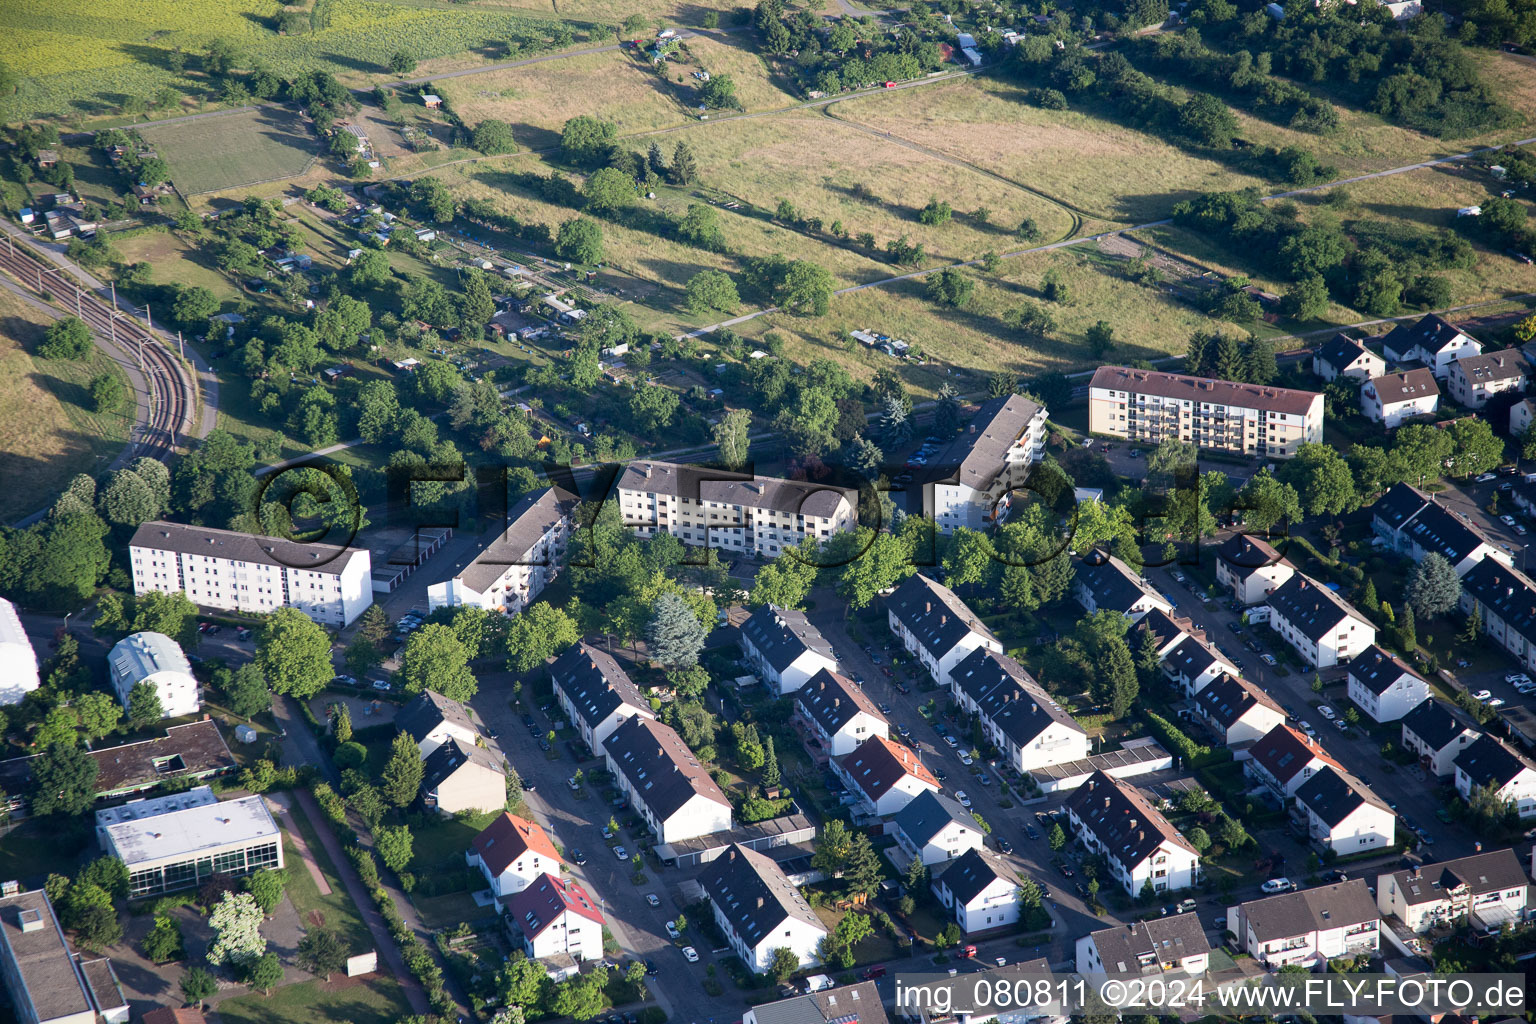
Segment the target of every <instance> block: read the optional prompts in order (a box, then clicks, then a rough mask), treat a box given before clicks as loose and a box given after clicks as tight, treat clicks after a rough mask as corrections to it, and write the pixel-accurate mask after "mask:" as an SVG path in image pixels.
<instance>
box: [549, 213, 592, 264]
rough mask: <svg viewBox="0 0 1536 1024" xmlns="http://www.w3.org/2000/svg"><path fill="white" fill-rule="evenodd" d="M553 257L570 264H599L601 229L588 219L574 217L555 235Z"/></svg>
mask: <svg viewBox="0 0 1536 1024" xmlns="http://www.w3.org/2000/svg"><path fill="white" fill-rule="evenodd" d="M555 255H556V256H559V257H560V258H561V259H563V260H570V261H571V262H572V263H587V264H592V263H601V262H602V260H603V229H602V227H601V226H599V225H598V223H597V221H595V220H593V219H591V218H590V217H574V218H572V219H571V220H568V221H566V222H565V223H564V224H561V225H560V230H559V231H558V232H556V234H555Z"/></svg>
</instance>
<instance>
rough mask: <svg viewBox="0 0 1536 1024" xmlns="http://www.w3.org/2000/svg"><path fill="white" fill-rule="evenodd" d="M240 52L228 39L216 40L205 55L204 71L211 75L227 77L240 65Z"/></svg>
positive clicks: (211, 43)
mask: <svg viewBox="0 0 1536 1024" xmlns="http://www.w3.org/2000/svg"><path fill="white" fill-rule="evenodd" d="M240 57H241V54H240V51H239V49H237V48H236V47H235V44H233V43H231V42H230V41H229V40H227V39H214V40H213V41H212V42H210V43H209V44H208V49H207V50H206V51H205V52H204V53H203V70H204V71H206V72H208V73H209V74H210V75H227V74H229V73H230V72H231V71H233V70H234V69H235V67H236V66H237V65H238V64H239V63H240Z"/></svg>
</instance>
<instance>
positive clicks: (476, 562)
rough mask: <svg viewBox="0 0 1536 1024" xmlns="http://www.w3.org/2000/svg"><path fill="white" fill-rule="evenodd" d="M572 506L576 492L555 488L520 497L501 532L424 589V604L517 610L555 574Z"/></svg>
mask: <svg viewBox="0 0 1536 1024" xmlns="http://www.w3.org/2000/svg"><path fill="white" fill-rule="evenodd" d="M576 504H577V499H576V496H575V495H574V494H571V493H570V492H568V491H565V490H562V489H561V488H559V487H545V488H543V489H541V490H537V491H534V492H532V493H530V494H526V495H524V496H523V498H522V499H521V500H520V501H518V503H517V504H516V505H515V506H513V507H512V509H511V510H510V511H509V512H508V513H507V520H506V521H507V527H506V529H505V530H503V531H502V532H501V533H500V534H499V535H498V536H496V537H495V539H493V540H492V541H491V542H490V543H489V544H487V545H486V546H485V547H484V548H482V549H480V550H479V551H477V552H476V553H475V554H474V556H473V557H471V558H470V559H469V561H467V562H465V563H463V564H462V565H460V566H458V567H457V568H455V569H454V570H453V571H452V573H451V574H450V575H449V577H448V578H447V579H445V580H443V581H442V582H441V583H434V584H432V585H431V586H430V587H428V588H427V608H428V609H429V610H430V611H436V610H437V609H439V608H454V607H458V606H460V605H469V606H470V607H474V608H484V609H486V610H487V611H494V612H500V613H501V614H503V615H517V614H518V613H520V612H521V611H522V610H523V609H524V608H527V607H528V605H530V604H531V603H533V601H534V600H535V599H536V598H537V597H538V596H539V594H541V593H543V591H544V588H545V586H547V585H548V584H549V582H550V581H551V580H553V579H554V578H555V577H556V576H558V575H559V573H560V565H561V562H562V561H563V559H564V557H565V546H566V543H567V542H568V541H569V539H570V535H571V525H572V514H573V513H574V511H575V509H576Z"/></svg>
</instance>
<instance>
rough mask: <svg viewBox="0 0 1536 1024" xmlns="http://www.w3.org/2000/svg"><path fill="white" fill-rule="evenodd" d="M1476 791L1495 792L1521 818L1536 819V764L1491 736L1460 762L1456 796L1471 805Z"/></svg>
mask: <svg viewBox="0 0 1536 1024" xmlns="http://www.w3.org/2000/svg"><path fill="white" fill-rule="evenodd" d="M1474 789H1486V790H1491V791H1492V792H1493V794H1494V795H1495V796H1497V797H1498V798H1499V799H1500V800H1504V801H1507V802H1508V803H1509V804H1510V805H1511V806H1512V807H1513V808H1514V809H1515V811H1516V813H1518V814H1519V815H1520V817H1521V818H1536V764H1533V763H1532V762H1531V759H1530V758H1528V757H1526V756H1525V755H1524V754H1518V753H1516V752H1515V751H1514V749H1512V748H1511V747H1510V746H1509V744H1507V743H1505V742H1504V741H1503V740H1501V739H1498V738H1497V737H1494V736H1490V735H1488V734H1487V733H1484V734H1483V735H1482V736H1480V737H1479V738H1478V739H1477V740H1476V741H1474V742H1473V744H1472V745H1471V746H1469V747H1468V748H1467V749H1466V750H1464V751H1462V752H1461V754H1459V755H1458V756H1457V758H1456V792H1458V793H1460V794H1461V798H1462V799H1463V800H1467V801H1470V800H1471V799H1472V791H1473V790H1474Z"/></svg>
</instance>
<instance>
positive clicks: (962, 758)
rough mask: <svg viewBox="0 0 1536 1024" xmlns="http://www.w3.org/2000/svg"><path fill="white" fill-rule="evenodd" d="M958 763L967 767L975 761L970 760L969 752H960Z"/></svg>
mask: <svg viewBox="0 0 1536 1024" xmlns="http://www.w3.org/2000/svg"><path fill="white" fill-rule="evenodd" d="M960 763H961V764H963V765H965V766H966V767H967V768H969V767H970V766H971V765H973V764H975V763H976V762H975V761H973V760H971V755H970V754H961V755H960Z"/></svg>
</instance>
